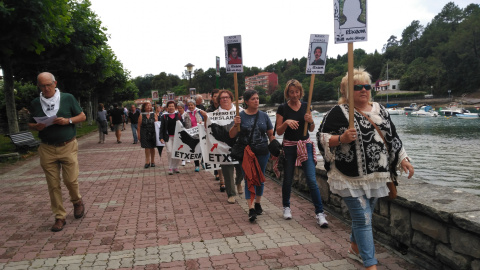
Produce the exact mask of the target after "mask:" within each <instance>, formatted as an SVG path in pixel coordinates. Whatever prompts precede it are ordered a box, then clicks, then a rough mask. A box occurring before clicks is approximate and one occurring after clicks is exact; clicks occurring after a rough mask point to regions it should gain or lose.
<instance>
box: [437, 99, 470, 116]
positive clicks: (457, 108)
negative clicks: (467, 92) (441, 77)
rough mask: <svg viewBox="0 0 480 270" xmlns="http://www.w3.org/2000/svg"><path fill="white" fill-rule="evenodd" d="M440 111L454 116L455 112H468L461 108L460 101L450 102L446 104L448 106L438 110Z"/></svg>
mask: <svg viewBox="0 0 480 270" xmlns="http://www.w3.org/2000/svg"><path fill="white" fill-rule="evenodd" d="M440 112H441V113H442V114H443V115H445V116H454V115H457V114H465V113H470V111H469V110H465V108H463V106H462V104H461V103H458V102H452V103H450V104H449V105H448V107H445V109H442V110H440Z"/></svg>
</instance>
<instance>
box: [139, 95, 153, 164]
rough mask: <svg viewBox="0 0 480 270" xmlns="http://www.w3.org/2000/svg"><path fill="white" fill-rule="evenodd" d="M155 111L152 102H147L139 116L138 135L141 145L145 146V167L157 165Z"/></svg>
mask: <svg viewBox="0 0 480 270" xmlns="http://www.w3.org/2000/svg"><path fill="white" fill-rule="evenodd" d="M155 121H157V119H156V117H155V113H154V112H153V111H152V104H151V103H150V102H145V103H143V105H142V114H140V117H138V126H137V136H138V139H139V140H140V146H141V147H142V148H145V166H144V167H145V169H147V168H149V167H155V146H156V145H155V144H156V142H155V124H154V123H155Z"/></svg>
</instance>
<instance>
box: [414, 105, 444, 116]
mask: <svg viewBox="0 0 480 270" xmlns="http://www.w3.org/2000/svg"><path fill="white" fill-rule="evenodd" d="M409 115H410V116H414V117H437V116H438V112H436V111H434V110H433V108H432V106H422V107H420V109H419V110H418V111H415V112H411V113H410V114H409Z"/></svg>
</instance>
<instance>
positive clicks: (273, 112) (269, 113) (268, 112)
mask: <svg viewBox="0 0 480 270" xmlns="http://www.w3.org/2000/svg"><path fill="white" fill-rule="evenodd" d="M266 113H267V115H268V116H275V115H276V114H277V112H276V111H274V110H267V111H266Z"/></svg>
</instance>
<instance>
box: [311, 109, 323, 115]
mask: <svg viewBox="0 0 480 270" xmlns="http://www.w3.org/2000/svg"><path fill="white" fill-rule="evenodd" d="M322 116H323V114H322V113H320V112H319V111H317V110H313V111H312V117H322Z"/></svg>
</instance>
